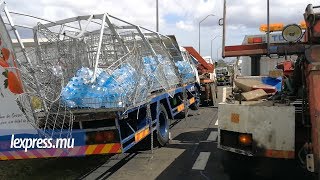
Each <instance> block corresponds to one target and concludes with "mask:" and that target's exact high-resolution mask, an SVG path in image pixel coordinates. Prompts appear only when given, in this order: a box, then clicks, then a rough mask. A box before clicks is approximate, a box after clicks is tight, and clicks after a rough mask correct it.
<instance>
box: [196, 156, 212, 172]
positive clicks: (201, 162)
mask: <svg viewBox="0 0 320 180" xmlns="http://www.w3.org/2000/svg"><path fill="white" fill-rule="evenodd" d="M210 154H211V153H210V152H200V154H199V156H198V158H197V160H196V162H195V163H194V164H193V166H192V169H194V170H200V171H203V170H204V169H205V168H206V166H207V162H208V160H209V157H210Z"/></svg>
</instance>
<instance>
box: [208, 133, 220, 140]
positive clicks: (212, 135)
mask: <svg viewBox="0 0 320 180" xmlns="http://www.w3.org/2000/svg"><path fill="white" fill-rule="evenodd" d="M217 137H218V132H217V131H211V132H210V134H209V136H208V139H207V141H217Z"/></svg>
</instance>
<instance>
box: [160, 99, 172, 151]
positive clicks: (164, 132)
mask: <svg viewBox="0 0 320 180" xmlns="http://www.w3.org/2000/svg"><path fill="white" fill-rule="evenodd" d="M159 111H160V112H159V117H158V124H157V140H158V143H159V145H160V146H164V145H165V144H166V143H167V142H168V141H169V125H170V121H169V118H168V113H167V111H166V108H165V107H164V106H163V105H162V104H161V105H160V110H159Z"/></svg>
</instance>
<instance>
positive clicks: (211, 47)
mask: <svg viewBox="0 0 320 180" xmlns="http://www.w3.org/2000/svg"><path fill="white" fill-rule="evenodd" d="M218 37H222V36H221V35H217V36H215V37H214V38H213V39H211V49H210V50H211V59H213V56H212V44H213V41H214V40H215V39H216V38H218Z"/></svg>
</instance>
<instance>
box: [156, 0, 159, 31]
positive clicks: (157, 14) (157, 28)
mask: <svg viewBox="0 0 320 180" xmlns="http://www.w3.org/2000/svg"><path fill="white" fill-rule="evenodd" d="M156 31H157V32H159V0H156Z"/></svg>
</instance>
